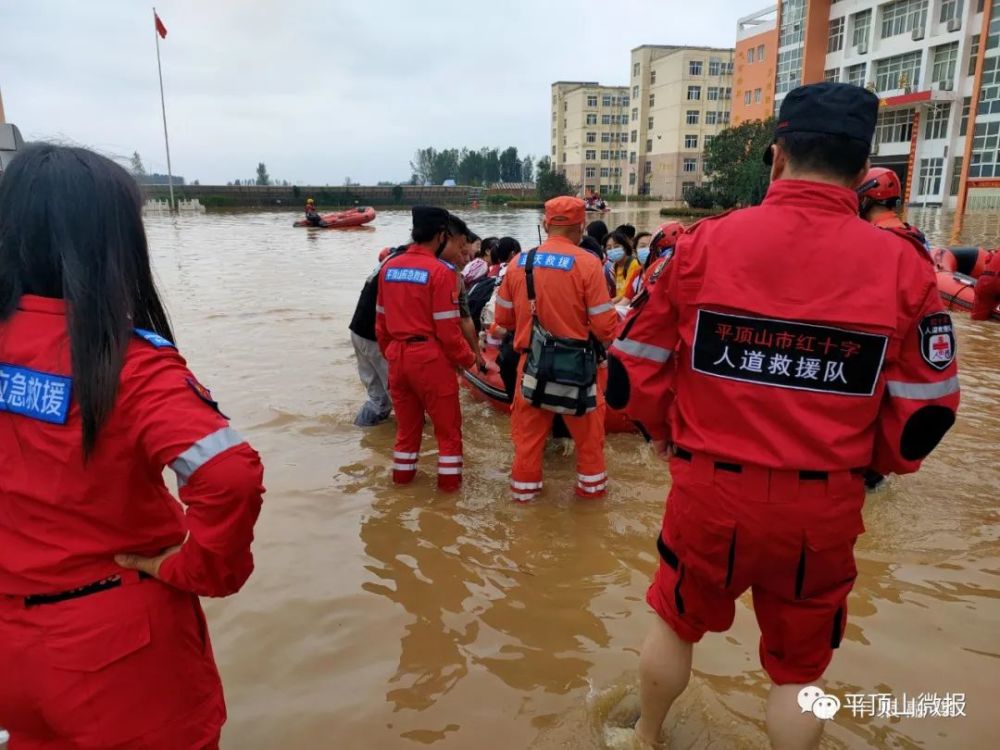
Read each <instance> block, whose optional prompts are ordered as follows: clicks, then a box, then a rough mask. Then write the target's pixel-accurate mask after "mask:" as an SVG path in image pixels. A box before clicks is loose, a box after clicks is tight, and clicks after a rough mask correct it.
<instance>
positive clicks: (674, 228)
mask: <svg viewBox="0 0 1000 750" xmlns="http://www.w3.org/2000/svg"><path fill="white" fill-rule="evenodd" d="M682 234H684V225H683V224H681V223H680V222H679V221H668V222H667V223H666V224H660V227H659V228H658V229H657V230H656V233H655V234H654V235H653V239H651V240H650V241H649V249H650V251H652V252H654V253H656V255H657V256H659V255H661V254H662V253H663V251H664V250H666V249H668V248H671V247H673V246H674V245H676V244H677V238H678V237H680V236H681V235H682Z"/></svg>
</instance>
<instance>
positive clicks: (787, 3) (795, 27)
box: [778, 0, 806, 50]
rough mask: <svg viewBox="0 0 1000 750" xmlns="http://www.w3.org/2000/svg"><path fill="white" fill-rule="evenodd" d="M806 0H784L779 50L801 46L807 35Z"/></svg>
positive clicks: (779, 33) (779, 32)
mask: <svg viewBox="0 0 1000 750" xmlns="http://www.w3.org/2000/svg"><path fill="white" fill-rule="evenodd" d="M805 17H806V0H783V2H782V3H781V28H780V29H779V31H778V49H779V50H780V49H782V48H784V47H792V46H795V45H799V46H801V44H802V41H803V39H804V38H805V37H804V34H805Z"/></svg>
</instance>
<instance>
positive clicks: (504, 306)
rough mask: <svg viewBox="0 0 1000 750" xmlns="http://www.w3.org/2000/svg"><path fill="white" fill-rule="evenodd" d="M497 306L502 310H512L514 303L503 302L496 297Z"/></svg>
mask: <svg viewBox="0 0 1000 750" xmlns="http://www.w3.org/2000/svg"><path fill="white" fill-rule="evenodd" d="M497 304H498V305H500V307H503V308H505V309H507V310H513V309H514V303H513V302H508V301H507V300H505V299H504V298H503V297H501V296H500V295H497Z"/></svg>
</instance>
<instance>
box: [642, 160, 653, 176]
mask: <svg viewBox="0 0 1000 750" xmlns="http://www.w3.org/2000/svg"><path fill="white" fill-rule="evenodd" d="M642 171H643V172H645V173H646V174H649V173H650V172H652V171H653V162H651V161H646V162H645V163H644V164H643V165H642Z"/></svg>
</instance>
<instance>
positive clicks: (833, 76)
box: [823, 68, 840, 83]
mask: <svg viewBox="0 0 1000 750" xmlns="http://www.w3.org/2000/svg"><path fill="white" fill-rule="evenodd" d="M823 80H824V81H829V82H830V83H837V81H839V80H840V68H830V69H829V70H824V71H823Z"/></svg>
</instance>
